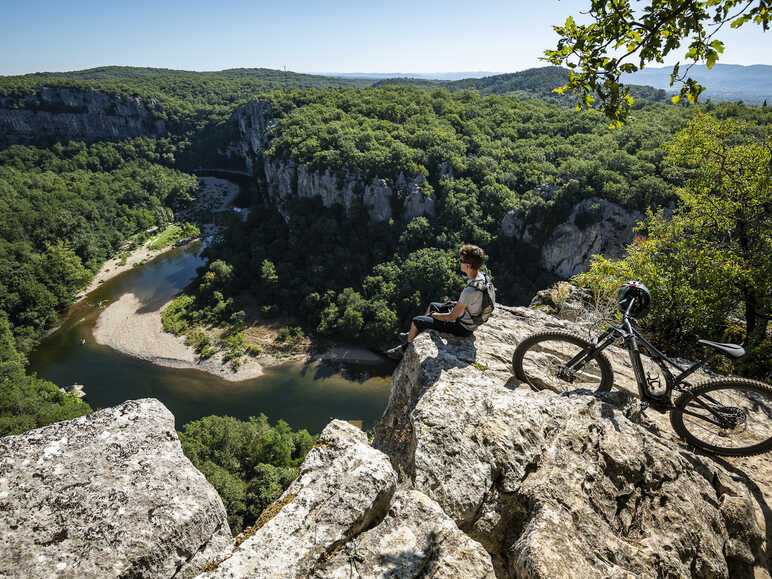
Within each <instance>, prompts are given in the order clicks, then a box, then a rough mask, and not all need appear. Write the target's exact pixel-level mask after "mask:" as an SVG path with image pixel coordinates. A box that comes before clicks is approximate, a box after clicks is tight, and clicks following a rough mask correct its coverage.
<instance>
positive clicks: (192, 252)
mask: <svg viewBox="0 0 772 579" xmlns="http://www.w3.org/2000/svg"><path fill="white" fill-rule="evenodd" d="M200 252H201V243H200V242H199V243H195V244H192V245H189V246H187V247H180V248H175V249H172V250H170V251H168V252H166V253H164V254H162V255H160V256H159V257H157V258H156V259H154V260H153V261H150V262H148V263H146V264H144V265H141V266H138V267H135V268H134V269H132V270H130V271H127V272H124V273H123V274H121V275H119V276H117V277H115V278H113V279H111V280H109V281H107V282H105V283H104V284H102V285H100V286H99V287H98V288H97V289H96V290H94V291H93V292H91V293H90V294H89V295H88V296H86V298H85V299H84V300H82V301H80V302H77V303H75V304H73V305H72V306H71V307H70V309H69V310H68V311H67V313H66V314H65V315H64V316H63V318H62V320H61V326H60V327H59V328H58V329H57V330H56V331H55V332H54V333H52V334H51V335H49V336H48V337H46V338H45V339H44V340H43V341H42V342H41V344H40V345H39V346H38V348H37V349H35V350H34V351H33V352H32V353H31V354H30V357H29V358H30V371H31V372H36V373H37V374H38V376H40V377H41V378H45V379H47V380H51V381H52V382H54V383H55V384H57V385H59V386H65V385H70V384H75V383H77V384H83V385H84V386H85V391H86V401H87V402H88V403H89V404H90V405H91V407H92V408H94V409H98V408H106V407H109V406H114V405H116V404H119V403H121V402H123V401H125V400H130V399H135V398H145V397H153V398H157V399H159V400H160V401H161V402H163V403H164V404H165V405H166V406H167V407H168V408H169V410H171V412H172V413H173V414H174V416H175V419H176V426H177V428H178V429H179V428H181V426H182V425H183V424H185V423H186V422H189V421H191V420H196V419H198V418H201V417H203V416H209V415H210V414H216V415H227V416H234V417H236V418H241V419H246V418H248V417H250V416H257V415H258V414H260V413H263V414H265V415H266V416H267V417H268V419H269V420H270V421H271V423H275V422H276V421H277V420H279V419H284V420H286V421H287V422H288V423H289V424H290V426H292V428H294V429H300V428H306V429H308V430H309V432H311V433H318V432H320V431H321V429H322V428H323V427H324V425H326V424H327V423H328V422H329V421H330V420H331V419H333V418H341V419H344V420H360V421H362V422H363V425H364V427H365V428H368V427H370V426H371V425H372V424H374V422H375V421H376V420H377V419H378V418H379V417H380V416H381V414H382V413H383V409H384V408H385V407H386V402H387V400H388V395H389V388H390V383H391V377H390V375H389V374H390V372H391V370H392V366H391V365H388V364H387V365H384V366H377V367H367V368H347V369H346V371H345V372H342V371H341V370H340V369H337V368H333V367H330V366H327V365H325V364H322V363H318V362H317V363H314V364H310V365H304V364H302V363H287V364H283V365H280V366H275V367H272V368H266V369H265V373H264V374H263V375H262V376H260V377H259V378H256V379H253V380H246V381H243V382H228V381H226V380H223V379H221V378H218V377H216V376H213V375H211V374H208V373H204V372H200V371H197V370H179V369H174V368H166V367H162V366H156V365H154V364H151V363H150V362H146V361H144V360H139V359H137V358H133V357H130V356H126V355H123V354H121V353H120V352H118V351H116V350H113V349H111V348H109V347H107V346H101V345H99V344H96V343H95V341H94V337H93V334H92V332H93V328H94V325H95V323H96V320H97V318H98V317H99V314H100V313H101V311H102V308H103V307H104V306H105V305H106V304H108V303H110V302H112V301H114V300H116V299H118V298H120V296H122V295H123V294H125V293H127V292H133V293H134V294H135V295H136V296H137V297H138V298H139V299H140V300H142V301H143V302H144V301H151V300H152V299H153V297H154V296H155V295H157V294H162V293H165V292H166V291H167V290H169V289H170V288H172V289H174V290H176V291H179V290H181V289H182V288H184V287H185V286H186V285H187V284H188V283H189V282H190V281H191V280H192V279H193V278H194V277H195V275H196V268H198V267H200V266H201V265H203V264H204V263H205V261H204V259H203V258H201V257H200ZM84 340H85V343H84V342H83V341H84ZM351 376H358V378H355V379H352V378H351Z"/></svg>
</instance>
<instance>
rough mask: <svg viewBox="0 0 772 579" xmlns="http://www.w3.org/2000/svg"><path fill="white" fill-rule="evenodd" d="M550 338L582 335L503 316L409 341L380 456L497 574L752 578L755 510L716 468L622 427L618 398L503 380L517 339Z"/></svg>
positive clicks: (381, 433)
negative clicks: (469, 334) (466, 332)
mask: <svg viewBox="0 0 772 579" xmlns="http://www.w3.org/2000/svg"><path fill="white" fill-rule="evenodd" d="M548 328H563V329H572V330H574V331H581V330H580V329H579V328H577V327H576V326H575V325H574V324H572V323H571V322H568V321H565V320H560V319H556V318H554V317H551V316H548V315H546V314H543V313H541V312H538V311H534V310H529V309H526V308H505V307H500V308H498V309H497V313H496V315H495V316H494V317H493V318H491V320H489V321H488V323H487V324H486V325H485V326H483V327H482V328H480V329H479V330H478V331H477V332H476V335H475V337H474V338H472V339H463V338H454V337H448V336H445V335H441V334H437V333H434V332H424V333H422V334H421V335H419V337H418V339H417V340H416V341H415V342H413V345H412V346H411V347H410V348H408V352H407V353H406V356H405V358H404V359H403V361H402V363H401V365H400V367H399V368H398V369H397V371H396V373H395V375H394V378H393V385H392V393H391V398H390V401H389V406H388V408H387V411H386V413H385V415H384V417H383V419H382V421H381V423H380V425H379V428H378V430H377V433H376V439H375V445H376V447H378V448H380V449H382V450H384V451H385V452H387V453H388V454H389V455H390V456H391V458H392V461H393V463H394V464H395V467H396V468H397V469H398V470H403V471H404V472H406V473H407V475H408V477H410V479H411V481H412V482H413V485H414V488H415V490H418V491H420V492H422V493H424V494H426V495H427V496H428V497H429V498H431V499H433V500H434V501H436V502H437V503H438V504H439V505H440V507H442V509H443V511H444V512H445V513H446V514H447V515H448V516H449V517H450V518H451V519H453V521H454V522H455V523H456V524H457V525H458V527H459V528H460V529H461V530H462V531H464V532H465V533H467V535H469V536H470V537H471V538H472V539H474V540H476V541H477V542H479V543H480V544H482V545H483V547H485V549H486V550H487V551H488V553H490V554H491V556H492V559H493V561H494V564H495V568H496V575H497V576H499V577H545V578H546V577H589V576H602V577H628V576H641V577H656V576H694V577H729V576H730V575H731V576H742V575H743V574H745V575H746V576H753V575H752V569H753V566H754V561H755V562H756V563H758V558H759V552H760V551H759V549H760V544H761V543H762V540H763V536H762V534H761V531H760V529H759V526H758V524H757V520H756V518H755V516H754V514H753V503H752V500H751V497H750V494H749V492H748V490H747V489H746V488H745V487H744V486H743V485H741V484H737V483H736V481H734V480H733V479H732V477H730V476H728V475H727V473H726V471H725V470H724V469H723V468H722V467H721V466H720V465H719V464H717V463H716V462H714V461H712V460H710V459H709V458H707V457H701V456H698V455H695V454H692V453H691V452H689V450H688V449H687V448H686V447H684V446H683V445H679V444H677V443H675V442H673V441H672V440H671V439H668V438H666V437H663V436H659V435H658V434H656V433H655V432H652V431H651V430H650V429H648V428H644V427H643V426H642V425H641V424H639V423H638V422H636V421H634V420H632V419H631V418H634V417H635V412H633V410H634V409H635V408H636V405H635V404H634V402H635V401H634V400H632V399H631V397H630V395H629V394H627V393H626V392H624V391H615V392H612V393H608V394H603V395H592V394H588V393H575V394H573V395H571V396H559V395H557V394H554V393H552V392H533V391H531V390H530V389H529V388H527V387H525V386H523V385H522V384H520V383H519V382H518V381H517V380H516V379H514V378H512V377H511V372H510V370H509V368H510V364H511V356H512V353H513V350H514V348H515V345H516V343H517V342H519V341H520V340H521V339H522V338H523V337H525V336H526V335H528V334H529V333H531V332H533V331H537V330H542V329H548ZM620 378H621V379H625V376H624V375H623V374H620ZM738 512H742V513H745V514H744V515H743V516H738V515H737V513H738Z"/></svg>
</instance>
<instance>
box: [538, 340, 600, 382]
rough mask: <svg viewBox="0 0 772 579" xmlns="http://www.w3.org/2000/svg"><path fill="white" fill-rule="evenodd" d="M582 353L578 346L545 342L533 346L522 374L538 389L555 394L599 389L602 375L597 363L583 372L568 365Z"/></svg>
mask: <svg viewBox="0 0 772 579" xmlns="http://www.w3.org/2000/svg"><path fill="white" fill-rule="evenodd" d="M581 351H582V348H581V347H580V346H578V345H576V344H571V343H568V342H565V341H561V340H544V341H542V342H538V343H537V344H534V346H533V347H531V348H530V349H529V350H528V351H527V352H526V353H525V355H524V356H523V371H524V372H525V374H526V375H527V377H528V381H529V382H530V383H531V384H532V385H533V386H534V387H536V388H539V389H549V390H552V391H555V392H566V391H570V390H578V389H591V390H595V389H596V388H598V386H599V385H600V382H601V378H602V373H601V369H600V367H599V365H598V362H597V360H589V361H586V362H584V364H583V366H581V367H580V368H567V367H566V364H567V363H568V362H569V361H570V360H571V359H572V358H574V357H575V356H576V355H577V354H579V353H580V352H581Z"/></svg>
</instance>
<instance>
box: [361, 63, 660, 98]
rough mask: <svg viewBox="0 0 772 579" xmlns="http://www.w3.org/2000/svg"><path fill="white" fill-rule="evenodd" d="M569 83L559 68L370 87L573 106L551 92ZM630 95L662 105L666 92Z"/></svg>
mask: <svg viewBox="0 0 772 579" xmlns="http://www.w3.org/2000/svg"><path fill="white" fill-rule="evenodd" d="M567 80H568V69H567V68H561V67H559V66H544V67H540V68H529V69H528V70H522V71H520V72H512V73H508V74H497V75H493V76H487V77H484V78H465V79H462V80H456V81H437V80H428V79H420V78H390V79H384V80H380V81H378V82H376V83H375V84H374V85H373V86H385V85H394V84H402V85H408V86H414V87H417V88H424V89H427V90H432V89H435V88H445V89H447V90H450V91H459V90H475V91H478V92H479V93H480V94H481V95H484V96H485V95H491V94H499V95H504V94H507V95H515V96H519V97H525V98H529V97H530V98H534V97H535V98H539V99H543V100H548V101H552V102H560V103H564V104H569V103H574V102H575V100H576V99H575V98H574V97H572V96H570V95H564V96H561V95H558V94H556V93H554V92H553V90H554V89H556V88H558V87H561V86H563V85H564V84H566V81H567ZM630 93H631V94H632V95H633V97H634V98H636V99H639V100H640V99H647V100H657V101H661V100H664V99H665V91H663V90H660V89H657V88H653V87H650V86H639V85H632V86H631V87H630Z"/></svg>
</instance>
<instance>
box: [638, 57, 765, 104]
mask: <svg viewBox="0 0 772 579" xmlns="http://www.w3.org/2000/svg"><path fill="white" fill-rule="evenodd" d="M672 70H673V69H672V67H664V68H645V69H643V70H641V71H638V72H635V73H632V74H629V75H625V80H626V81H627V82H635V83H639V84H647V85H650V86H653V87H656V88H661V89H664V90H665V91H667V92H678V91H679V90H680V87H675V86H673V87H671V86H670V73H671V72H672ZM684 70H685V68H684V67H682V68H681V72H684ZM689 76H690V77H691V78H693V79H694V80H696V81H697V82H699V83H700V84H701V85H703V86H705V87H706V90H705V92H703V93H702V95H700V100H701V101H705V100H707V99H712V100H714V101H738V100H741V101H743V102H745V104H750V105H760V104H762V103H763V102H764V100H767V101H769V102H772V66H769V65H766V64H754V65H751V66H742V65H739V64H716V65H715V66H714V67H713V68H712V69H711V70H708V67H706V66H704V65H694V66H693V67H692V68H691V69H690V70H689Z"/></svg>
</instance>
